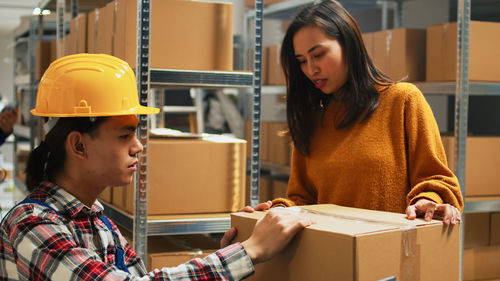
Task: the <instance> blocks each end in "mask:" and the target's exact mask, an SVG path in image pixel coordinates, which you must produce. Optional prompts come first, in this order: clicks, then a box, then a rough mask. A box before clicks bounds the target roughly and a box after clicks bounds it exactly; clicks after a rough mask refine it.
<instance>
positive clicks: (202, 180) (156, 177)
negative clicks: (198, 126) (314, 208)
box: [115, 136, 246, 215]
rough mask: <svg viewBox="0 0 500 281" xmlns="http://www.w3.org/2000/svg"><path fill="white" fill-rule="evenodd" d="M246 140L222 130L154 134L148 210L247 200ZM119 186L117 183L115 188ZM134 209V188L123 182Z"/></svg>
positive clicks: (206, 207) (218, 207) (205, 209)
mask: <svg viewBox="0 0 500 281" xmlns="http://www.w3.org/2000/svg"><path fill="white" fill-rule="evenodd" d="M245 145H246V142H245V141H244V140H239V139H234V138H227V137H222V136H206V137H204V138H203V139H150V140H149V144H148V149H149V152H148V155H149V156H148V165H149V168H148V184H149V185H148V214H149V215H162V214H189V213H192V214H196V213H217V212H234V211H237V210H239V209H240V208H242V207H243V206H244V204H245V175H246V158H245V157H246V155H245V152H246V149H245ZM115 190H116V189H115ZM123 191H124V192H125V194H124V197H125V200H124V201H125V208H126V210H127V211H128V212H129V213H133V210H134V203H133V198H134V188H133V185H129V186H128V187H127V188H124V189H123Z"/></svg>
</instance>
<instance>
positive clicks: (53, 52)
mask: <svg viewBox="0 0 500 281" xmlns="http://www.w3.org/2000/svg"><path fill="white" fill-rule="evenodd" d="M56 59H57V39H52V40H50V62H53V61H55V60H56Z"/></svg>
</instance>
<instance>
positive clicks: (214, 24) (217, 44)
mask: <svg viewBox="0 0 500 281" xmlns="http://www.w3.org/2000/svg"><path fill="white" fill-rule="evenodd" d="M117 1H118V4H117V5H118V8H117V13H116V21H115V27H116V28H115V38H114V42H115V43H114V51H115V54H116V55H117V56H118V57H120V58H122V59H124V60H125V61H127V62H128V64H129V65H130V66H131V67H132V68H135V64H136V53H137V52H136V44H137V36H136V33H137V30H136V29H137V26H136V24H137V23H136V18H137V16H136V14H137V11H136V10H137V8H136V7H137V1H135V0H117ZM151 9H152V10H153V12H152V13H151V37H150V38H151V40H150V61H149V62H150V67H151V68H168V69H191V70H223V71H231V70H233V5H232V4H230V3H221V2H203V1H180V0H153V1H152V2H151ZM124 14H125V16H124ZM179 23H182V24H179ZM200 46H203V48H200Z"/></svg>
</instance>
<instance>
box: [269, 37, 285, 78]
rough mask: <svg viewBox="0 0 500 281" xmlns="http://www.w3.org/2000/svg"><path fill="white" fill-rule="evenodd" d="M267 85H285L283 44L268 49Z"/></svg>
mask: <svg viewBox="0 0 500 281" xmlns="http://www.w3.org/2000/svg"><path fill="white" fill-rule="evenodd" d="M267 52H268V54H267V57H268V61H267V84H268V85H285V84H286V81H285V75H284V74H283V70H282V68H281V62H280V61H281V60H280V56H281V53H280V52H281V44H278V45H272V46H269V47H267Z"/></svg>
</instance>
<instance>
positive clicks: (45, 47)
mask: <svg viewBox="0 0 500 281" xmlns="http://www.w3.org/2000/svg"><path fill="white" fill-rule="evenodd" d="M35 49H36V50H35V52H36V55H35V80H40V78H42V75H43V73H44V72H45V70H46V69H47V68H48V67H49V65H50V62H51V54H50V52H51V43H50V41H37V42H36V47H35Z"/></svg>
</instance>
